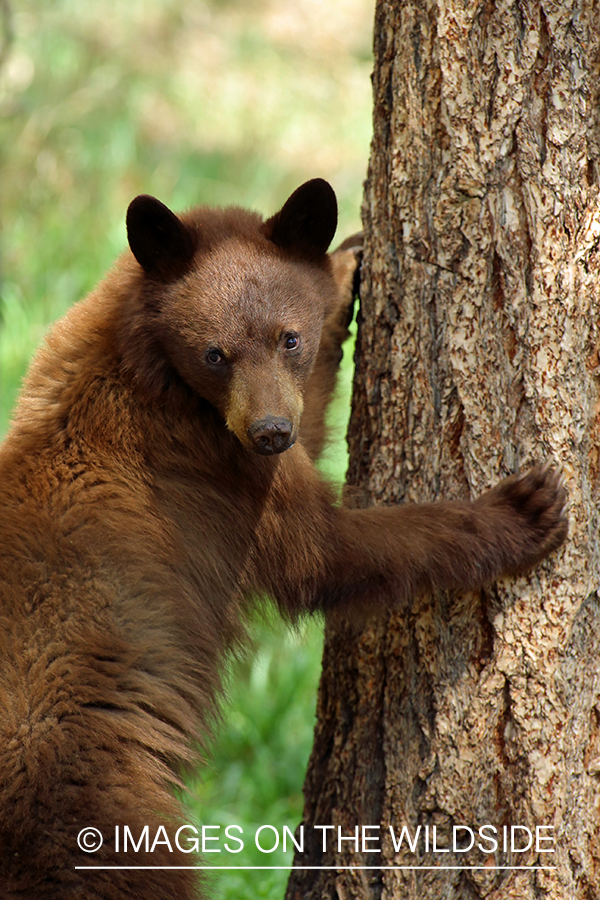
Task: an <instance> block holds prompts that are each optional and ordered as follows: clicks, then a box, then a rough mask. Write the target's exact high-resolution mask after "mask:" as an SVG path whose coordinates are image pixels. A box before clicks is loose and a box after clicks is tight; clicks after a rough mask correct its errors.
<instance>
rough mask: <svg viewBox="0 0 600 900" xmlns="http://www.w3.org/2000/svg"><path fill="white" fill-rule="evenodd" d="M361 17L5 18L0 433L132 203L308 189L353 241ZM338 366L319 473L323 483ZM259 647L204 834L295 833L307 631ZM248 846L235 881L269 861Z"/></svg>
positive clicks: (258, 4)
mask: <svg viewBox="0 0 600 900" xmlns="http://www.w3.org/2000/svg"><path fill="white" fill-rule="evenodd" d="M373 5H374V2H373V0H340V2H338V0H244V2H242V0H212V2H201V0H128V2H127V3H123V2H117V0H90V2H86V3H83V2H81V0H53V2H52V3H47V2H43V0H19V3H18V5H17V4H16V3H15V4H14V15H13V31H14V40H13V43H12V46H11V50H10V54H9V57H8V59H7V61H6V63H5V64H4V66H3V68H2V70H1V71H0V161H1V163H2V214H3V219H2V233H1V236H0V435H2V434H3V433H4V431H5V429H6V426H7V422H8V417H9V414H10V410H11V408H12V407H13V405H14V401H15V397H16V394H17V391H18V388H19V384H20V380H21V378H22V376H23V373H24V371H25V368H26V365H27V362H28V360H29V359H30V357H31V355H32V353H33V351H34V349H35V347H36V346H37V345H38V344H39V343H40V341H41V339H42V337H43V334H44V332H45V330H46V328H47V327H48V325H49V324H50V323H51V322H52V321H54V320H55V319H56V318H58V317H59V316H60V315H62V314H63V313H64V311H65V310H66V309H67V308H68V307H69V306H70V305H72V304H73V303H74V302H76V301H77V300H78V299H80V298H81V297H82V296H83V295H85V293H86V292H87V291H88V290H90V289H91V288H92V287H93V285H94V284H95V283H96V282H97V281H98V280H99V278H100V277H101V276H102V274H103V273H104V272H105V271H106V269H107V268H108V267H109V266H110V265H111V263H112V261H113V260H114V258H115V257H116V256H117V255H118V253H119V252H121V250H122V249H123V247H124V246H125V243H126V242H125V228H124V213H125V209H126V207H127V205H128V203H129V201H130V200H131V199H132V197H133V196H135V195H136V194H137V193H152V194H155V195H156V196H158V197H160V198H161V199H162V200H163V201H164V202H166V203H168V204H169V205H170V206H172V207H173V208H176V209H177V208H185V207H186V206H189V205H192V204H195V203H206V204H220V205H226V204H230V203H236V204H239V205H242V206H250V207H255V208H257V209H259V210H261V211H263V212H265V213H269V212H272V211H274V210H275V209H276V208H277V207H278V205H279V204H280V203H281V202H283V200H284V199H285V198H286V197H287V196H288V194H289V193H290V192H291V191H292V190H293V189H294V188H295V187H297V185H298V184H300V183H301V182H302V181H303V180H305V179H307V178H311V177H314V176H317V175H319V176H322V177H325V178H327V179H328V180H330V181H331V182H332V184H333V185H334V187H335V189H336V192H337V194H338V199H339V201H340V228H339V231H338V236H339V239H340V240H342V239H343V238H344V237H345V236H347V235H348V234H350V233H352V232H354V231H356V230H357V229H358V228H359V227H360V221H359V208H360V200H361V192H362V179H363V177H364V172H365V167H366V160H367V155H368V145H369V140H370V133H371V124H370V116H371V97H370V85H369V72H370V65H371V63H370V41H371V36H370V35H371V17H372V10H373ZM350 356H351V351H350V352H349V353H347V354H346V359H345V362H344V377H343V385H342V389H341V391H340V392H339V394H338V397H337V399H336V402H335V404H334V408H333V410H332V425H333V441H332V443H331V445H330V447H329V448H328V451H327V453H326V457H325V460H324V463H323V468H324V470H325V471H326V472H327V474H328V475H330V476H331V477H332V478H334V479H335V480H336V481H337V482H341V481H342V480H343V475H344V469H345V448H344V443H343V435H344V431H345V422H346V420H347V415H348V406H349V400H348V397H349V380H350V371H351V366H350V359H349V357H350ZM254 630H255V632H256V635H255V637H256V644H257V645H258V646H259V648H260V649H259V652H258V654H257V655H256V656H255V658H254V661H253V662H252V663H251V662H249V661H248V660H246V661H245V662H243V663H239V662H238V663H234V664H232V673H231V679H230V691H229V695H228V699H227V702H226V704H225V709H224V714H223V719H224V723H225V724H224V727H223V729H222V730H221V734H220V736H219V737H218V738H217V740H216V742H215V745H214V748H213V753H212V759H211V761H210V763H209V765H208V768H207V769H206V771H204V772H203V773H200V774H199V776H198V779H196V780H194V782H193V784H192V795H191V796H192V800H191V801H190V802H191V803H192V810H191V813H190V814H191V815H193V817H194V818H196V819H197V820H198V821H199V822H202V823H204V824H210V825H215V824H231V823H237V824H240V825H241V826H242V827H243V828H244V833H245V834H246V829H248V832H247V833H248V834H249V835H250V834H251V833H252V829H253V828H254V827H255V826H257V825H262V824H270V825H274V826H277V827H279V828H282V827H283V825H288V826H289V827H290V828H291V829H292V830H293V829H294V827H295V825H296V824H297V822H298V821H299V818H300V814H301V808H302V798H301V788H302V782H303V774H304V769H305V766H306V761H307V758H308V753H309V751H310V746H311V738H312V729H313V709H314V702H315V701H314V695H315V686H316V683H317V680H318V671H319V656H320V630H319V627H318V626H315V625H314V624H313V625H312V626H311V627H310V628H308V629H307V631H306V632H305V633H303V634H302V636H298V634H290V633H289V632H286V630H285V629H284V628H283V626H281V625H278V626H277V627H276V628H275V627H269V626H267V625H266V624H265V623H264V622H262V621H261V622H260V623H258V624H255V626H254ZM251 844H252V840H250V841H248V842H247V846H248V853H247V854H246V853H245V854H240V855H239V857H234V858H233V863H232V864H234V865H238V866H240V865H242V864H245V865H261V864H262V865H264V864H265V863H266V864H277V865H280V864H283V856H282V855H279V857H278V858H277V860H275V859H274V858H271V857H269V856H266V855H264V854H261V853H259V852H258V851H257V850H256V849H255V850H254V853H252V851H251V847H250V846H249V845H251ZM242 855H243V856H244V859H243V861H242V859H241V856H242ZM215 856H216V854H215ZM273 856H275V854H274V855H273ZM213 858H214V857H213ZM287 859H288V861H289V859H290V854H289V853H288V856H287ZM207 862H209V863H212V862H213V859H208V860H207ZM228 864H229V863H228ZM286 879H287V873H286V872H260V871H254V872H244V871H241V870H240V871H238V872H224V873H219V877H218V879H216V886H215V888H214V889H211V893H216V894H219V893H220V894H221V896H223V897H225V898H229V897H232V898H233V897H235V898H236V900H244V898H248V900H249V898H251V897H252V898H256V897H267V896H269V897H275V896H282V894H283V886H284V884H285V881H286Z"/></svg>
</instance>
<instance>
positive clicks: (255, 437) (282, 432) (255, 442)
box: [246, 416, 296, 456]
mask: <svg viewBox="0 0 600 900" xmlns="http://www.w3.org/2000/svg"><path fill="white" fill-rule="evenodd" d="M293 432H294V426H293V425H292V423H291V422H290V420H289V419H284V418H281V417H276V416H267V417H266V418H264V419H260V420H259V421H258V422H253V423H252V425H250V426H249V428H247V429H246V434H247V435H248V437H249V438H250V441H251V442H252V448H253V449H254V450H256V452H257V453H261V454H262V455H263V456H271V455H273V454H274V453H283V451H284V450H289V448H290V447H291V446H292V445H293V444H294V442H295V440H296V436H295V434H294V433H293Z"/></svg>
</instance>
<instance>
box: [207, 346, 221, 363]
mask: <svg viewBox="0 0 600 900" xmlns="http://www.w3.org/2000/svg"><path fill="white" fill-rule="evenodd" d="M206 361H207V362H209V363H210V364H211V366H218V365H220V364H221V363H224V362H225V354H224V353H223V351H222V350H220V349H219V348H218V347H209V348H208V350H207V351H206Z"/></svg>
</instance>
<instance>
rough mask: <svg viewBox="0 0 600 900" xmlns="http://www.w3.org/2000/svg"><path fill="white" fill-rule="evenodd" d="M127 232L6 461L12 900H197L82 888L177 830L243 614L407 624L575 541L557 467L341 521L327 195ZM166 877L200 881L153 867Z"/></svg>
mask: <svg viewBox="0 0 600 900" xmlns="http://www.w3.org/2000/svg"><path fill="white" fill-rule="evenodd" d="M128 224H129V236H130V243H131V246H132V249H133V251H134V254H135V257H136V258H134V256H133V255H131V254H127V255H125V256H124V257H123V258H122V259H121V260H120V261H119V263H118V265H117V266H116V268H115V269H114V270H113V271H112V272H111V273H110V274H109V275H108V276H107V278H106V279H105V280H104V281H103V282H102V283H101V284H100V286H99V287H98V288H97V289H96V290H95V291H94V292H93V293H92V294H91V295H90V296H89V297H88V298H87V299H86V300H85V301H83V302H82V303H81V304H79V305H78V306H76V307H75V308H74V309H73V310H72V311H71V312H70V313H69V314H68V315H67V316H66V317H65V318H64V319H63V320H62V321H61V322H59V323H58V324H57V325H56V327H55V328H54V330H53V331H52V332H51V334H50V336H49V337H48V339H47V342H46V344H45V346H44V347H43V348H42V349H41V350H40V351H39V353H38V355H37V357H36V358H35V360H34V362H33V364H32V366H31V369H30V372H29V375H28V377H27V379H26V382H25V386H24V389H23V392H22V395H21V399H20V402H19V406H18V408H17V411H16V414H15V417H14V421H13V423H12V427H11V429H10V432H9V434H8V437H7V439H6V441H5V443H4V445H3V446H2V448H1V450H0V620H1V628H0V785H1V791H2V794H1V806H0V888H1V891H0V892H1V893H2V896H3V897H4V898H17V897H19V898H31V900H33V898H43V900H54V898H61V900H62V898H66V897H72V898H85V900H91V898H104V900H112V898H114V900H116V898H119V900H125V898H139V900H141V898H148V900H150V898H151V900H167V898H175V897H177V898H190V897H192V896H193V891H194V887H193V885H194V880H193V878H192V875H191V873H190V872H186V871H175V870H172V871H168V872H160V871H153V872H149V871H144V870H138V871H121V872H96V873H91V872H80V871H75V866H77V865H90V864H97V865H100V864H104V865H109V864H111V863H112V864H121V865H122V864H123V857H122V855H121V856H120V857H117V856H116V854H115V853H114V850H113V847H112V841H111V839H110V836H111V835H112V834H113V833H114V826H115V824H121V825H124V824H128V825H129V826H130V828H131V831H132V833H134V834H139V833H140V832H141V829H142V827H143V825H150V832H151V834H152V833H155V832H156V828H157V827H158V825H159V824H161V823H178V822H179V821H180V817H181V810H180V807H179V804H178V802H177V801H176V800H175V799H174V796H173V794H172V787H173V785H175V784H177V783H178V778H179V772H180V771H181V768H182V766H184V765H185V764H187V763H189V762H191V761H193V759H194V753H193V749H192V748H193V746H194V745H195V744H196V743H197V742H202V739H203V737H204V735H205V731H206V728H207V721H208V720H209V719H210V716H211V714H212V711H213V707H214V698H215V693H216V692H217V691H218V687H219V665H220V661H221V660H222V657H223V654H224V652H225V651H226V649H227V647H228V646H230V644H231V642H232V641H233V640H235V639H236V636H237V635H238V634H239V621H240V611H241V608H242V604H243V603H244V602H245V601H246V600H247V598H249V597H251V596H252V595H255V594H256V593H257V592H264V593H267V594H269V595H271V596H272V597H273V598H274V599H275V600H276V602H277V603H278V604H279V606H280V608H281V610H282V611H283V612H284V613H285V614H286V615H287V616H292V617H293V616H297V615H299V614H301V613H305V612H311V611H313V610H318V609H325V610H332V611H333V610H337V611H338V614H340V615H349V614H351V609H352V607H353V606H354V607H355V608H363V607H369V606H371V605H373V606H377V605H381V604H383V605H389V606H395V607H400V608H401V607H402V606H405V605H406V604H407V602H408V601H409V599H410V597H411V596H412V595H413V594H414V593H415V592H416V591H420V590H428V589H431V588H437V587H442V588H445V587H453V586H459V587H473V586H476V585H479V584H482V583H483V582H486V581H489V580H490V579H493V578H495V577H497V576H499V575H501V574H503V573H505V572H518V571H522V570H524V569H526V568H528V567H530V566H532V565H534V564H535V563H536V562H538V561H539V560H540V559H542V558H543V557H544V556H546V554H547V553H549V552H550V551H551V550H552V549H554V548H555V547H557V546H558V545H559V544H560V543H561V541H562V540H563V539H564V537H565V534H566V523H565V520H564V516H563V505H564V501H565V495H564V490H563V489H562V487H561V486H560V483H559V481H558V479H557V478H556V476H555V475H554V474H553V473H552V472H551V471H550V470H548V469H535V470H533V471H531V472H530V473H528V474H526V475H525V476H523V477H517V476H513V477H512V478H509V479H507V480H505V481H504V482H502V483H501V484H500V485H499V486H498V487H496V488H495V489H494V490H492V491H490V492H488V493H487V494H485V495H484V496H483V497H481V498H480V499H479V500H477V501H476V502H474V503H463V502H455V503H443V504H437V505H428V506H415V507H398V508H385V509H384V508H378V509H367V510H349V509H345V508H340V507H339V506H336V505H335V504H334V502H333V499H332V495H331V493H330V491H329V489H328V487H327V486H326V485H325V484H323V482H322V481H321V479H320V478H319V476H318V475H317V473H316V471H315V469H314V468H313V465H312V462H311V457H313V456H314V455H316V454H317V453H318V451H319V449H320V447H321V445H322V441H323V416H324V411H325V407H326V404H327V400H328V398H329V395H330V392H331V389H332V387H333V380H334V375H335V369H336V367H337V363H338V359H339V348H340V345H341V342H342V340H343V338H344V337H345V334H346V324H347V310H348V306H349V303H350V299H351V297H350V294H351V290H350V288H349V284H350V282H351V278H352V274H353V269H354V261H353V260H354V256H353V254H352V251H351V250H344V251H342V252H341V254H340V255H339V256H338V257H337V258H335V256H334V260H333V263H332V262H331V261H330V259H329V258H328V257H327V255H326V249H327V246H328V244H329V241H330V240H331V237H332V235H333V230H334V229H335V199H334V198H333V193H332V192H331V189H330V188H329V187H328V186H327V185H326V184H325V183H324V182H321V181H319V180H315V181H313V182H308V184H307V185H304V186H303V187H302V188H300V189H299V190H298V191H297V192H296V193H295V194H294V195H292V197H291V198H290V200H289V201H288V202H287V203H286V205H285V206H284V207H283V209H282V210H281V211H280V212H279V213H278V214H277V216H274V217H273V218H272V219H270V220H268V221H267V222H263V221H262V219H261V218H260V217H258V216H256V215H254V214H251V213H246V212H244V211H242V210H239V209H230V210H223V211H215V210H204V209H200V210H196V211H194V212H192V213H189V214H187V215H185V216H182V217H181V219H177V218H176V217H175V216H174V215H173V214H172V213H170V212H169V211H168V210H166V208H164V207H161V205H160V204H158V202H157V201H152V200H151V199H150V198H139V199H138V201H135V202H134V204H132V207H131V208H130V215H129V219H128ZM351 257H352V258H351ZM336 277H337V282H338V283H339V284H342V286H343V288H342V292H341V293H340V290H339V289H338V284H337V283H336ZM324 323H325V328H324V330H323V333H322V329H323V324H324ZM290 335H292V336H293V335H298V336H299V346H298V347H293V346H291V345H292V344H294V339H293V338H292V339H290V337H289V336H290ZM288 345H289V346H288ZM217 350H218V351H219V352H218V353H217V352H216V351H217ZM207 354H208V355H207ZM209 356H210V357H211V358H212V362H211V361H210V360H209V358H208V357H209ZM217 357H218V359H217ZM303 409H304V413H303ZM281 422H286V423H288V424H289V429H287V431H286V428H287V426H286V427H283V426H281V425H280V423H281ZM257 423H258V425H259V428H258V433H259V434H258V437H257V429H256V425H257ZM282 428H283V430H282ZM253 429H254V431H253ZM298 433H299V434H300V438H299V439H298V440H297V441H296V442H295V443H293V441H294V439H295V437H296V435H297V434H298ZM269 442H272V443H269ZM292 443H293V446H289V445H290V444H292ZM283 450H285V452H282V451H283ZM307 451H308V452H307ZM85 825H93V826H95V827H97V828H98V829H100V831H102V832H103V833H104V835H105V844H104V846H103V848H102V850H101V851H99V852H98V853H95V854H93V856H91V857H90V856H88V855H86V854H85V853H82V852H80V851H79V850H78V847H77V842H76V838H77V834H78V832H79V830H80V829H81V828H82V827H83V826H85ZM126 862H127V864H128V865H135V864H136V863H137V864H139V865H143V864H146V865H147V864H148V859H147V857H146V854H145V853H143V852H140V854H139V857H136V855H135V854H133V853H129V854H128V857H127V860H126ZM161 864H162V865H169V866H175V865H190V857H189V856H187V855H184V854H180V853H177V852H174V853H169V852H168V850H167V849H166V848H162V849H161V848H159V849H157V850H156V852H155V853H154V854H153V857H152V865H155V866H157V865H161Z"/></svg>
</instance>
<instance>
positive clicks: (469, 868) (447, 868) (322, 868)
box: [75, 866, 556, 872]
mask: <svg viewBox="0 0 600 900" xmlns="http://www.w3.org/2000/svg"><path fill="white" fill-rule="evenodd" d="M75 869H76V870H78V871H81V870H86V871H94V870H98V871H103V872H104V871H107V870H111V871H115V870H125V869H127V870H129V869H136V870H137V869H162V870H167V871H168V870H170V869H174V870H175V869H219V870H220V871H223V870H226V871H239V872H241V871H255V870H269V871H274V870H276V869H285V870H288V871H292V872H307V871H309V870H310V871H313V870H316V871H319V872H324V871H328V870H330V869H331V870H333V871H334V872H339V871H341V870H343V871H363V870H366V869H374V870H378V869H394V870H396V871H401V870H403V871H407V870H409V871H417V870H420V869H427V870H431V871H434V872H436V871H439V872H444V871H450V870H455V871H456V870H458V871H461V872H474V871H485V872H497V871H500V870H503V871H505V870H509V871H514V870H517V869H518V870H520V871H526V872H536V871H539V870H540V869H546V870H550V869H556V866H75Z"/></svg>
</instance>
